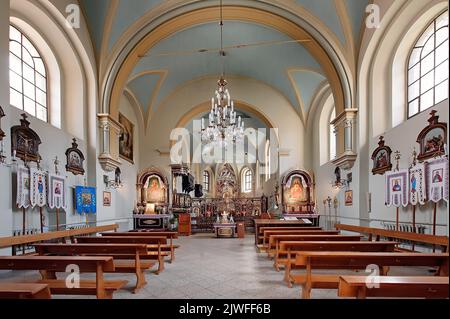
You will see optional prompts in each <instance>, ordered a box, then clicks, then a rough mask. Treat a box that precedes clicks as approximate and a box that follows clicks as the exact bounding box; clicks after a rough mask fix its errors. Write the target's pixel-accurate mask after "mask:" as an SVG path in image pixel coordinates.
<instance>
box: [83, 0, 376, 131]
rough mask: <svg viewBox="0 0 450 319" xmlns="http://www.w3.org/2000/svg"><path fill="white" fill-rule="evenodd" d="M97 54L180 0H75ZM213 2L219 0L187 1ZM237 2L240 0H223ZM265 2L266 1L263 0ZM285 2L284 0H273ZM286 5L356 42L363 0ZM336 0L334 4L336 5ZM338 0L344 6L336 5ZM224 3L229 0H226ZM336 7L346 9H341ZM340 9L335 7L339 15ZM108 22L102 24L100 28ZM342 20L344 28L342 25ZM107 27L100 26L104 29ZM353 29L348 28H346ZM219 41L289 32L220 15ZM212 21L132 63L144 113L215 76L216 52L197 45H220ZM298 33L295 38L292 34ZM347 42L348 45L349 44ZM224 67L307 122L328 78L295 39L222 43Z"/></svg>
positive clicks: (303, 0) (343, 40) (132, 81)
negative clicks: (273, 93) (279, 97)
mask: <svg viewBox="0 0 450 319" xmlns="http://www.w3.org/2000/svg"><path fill="white" fill-rule="evenodd" d="M80 1H81V3H82V5H83V11H84V13H85V16H86V18H87V21H88V23H89V25H90V30H91V36H92V41H93V44H94V47H95V48H96V50H97V52H98V55H99V56H107V55H108V54H109V53H110V52H111V51H112V50H113V48H114V47H115V46H116V45H117V43H120V39H121V38H123V37H124V36H126V35H127V30H129V29H130V28H131V27H132V25H133V24H135V23H136V22H137V21H138V20H140V19H142V17H147V16H148V17H150V16H151V13H152V12H158V11H161V10H164V8H165V7H166V6H167V5H168V3H171V2H183V1H180V0H177V1H172V0H166V1H163V0H133V1H129V0H95V1H92V0H80ZM184 2H212V3H213V4H218V1H217V0H214V1H213V0H202V1H198V0H197V1H195V0H188V1H184ZM229 2H233V4H236V2H239V1H231V0H230V1H229ZM261 2H264V1H261ZM278 2H283V1H278ZM284 2H285V3H286V4H288V5H289V6H290V7H291V8H292V10H296V9H298V10H306V11H307V12H308V13H309V14H311V15H312V16H313V17H314V19H317V23H320V24H321V25H322V27H325V28H327V29H328V31H329V32H330V34H333V36H334V37H335V39H338V40H337V41H338V42H339V43H340V45H341V46H342V47H343V48H352V47H357V45H358V43H359V39H360V36H361V35H360V31H361V29H362V20H363V17H364V12H365V7H366V6H367V3H368V1H367V0H295V1H294V0H284ZM339 3H340V4H339ZM342 3H343V4H344V6H342ZM224 4H225V5H226V4H227V1H226V0H225V1H224ZM342 7H343V8H345V10H344V15H345V16H342ZM339 12H340V13H341V14H339ZM106 26H107V27H106ZM346 26H347V27H346ZM105 30H106V31H105ZM349 30H351V34H350V35H349V34H348V31H349ZM224 32H225V33H224V45H225V46H235V45H240V44H255V43H266V42H276V43H278V42H283V41H289V40H293V39H292V38H290V37H288V36H287V35H285V34H283V33H281V32H279V31H277V30H275V29H272V28H269V27H267V26H263V25H260V24H256V23H249V22H243V21H235V20H234V21H225V27H224ZM219 39H220V38H219V26H218V23H206V24H200V25H195V26H193V27H190V28H188V29H184V30H180V31H179V32H177V33H175V34H173V35H171V36H169V37H168V38H165V39H163V40H161V41H160V42H159V43H157V44H156V46H154V47H153V48H152V49H151V50H150V51H149V52H147V53H146V55H145V56H143V57H142V58H141V60H140V61H139V62H138V64H137V65H136V67H135V68H134V70H133V71H132V73H131V74H130V77H129V79H128V83H127V90H128V92H129V93H131V94H133V95H134V97H135V99H136V100H137V101H138V102H139V104H140V107H141V108H142V114H143V115H144V116H146V117H148V116H149V114H150V113H154V112H157V111H158V108H159V107H160V106H161V104H162V103H163V101H164V99H165V98H167V97H168V96H169V95H170V94H171V93H172V92H173V91H175V90H176V89H177V88H179V87H180V86H182V85H183V84H184V83H186V82H188V81H192V80H194V79H199V78H202V77H205V76H211V75H217V76H218V75H219V74H220V72H221V67H220V58H219V55H218V53H217V52H204V53H198V52H195V53H194V51H198V50H199V49H202V48H203V49H217V48H219V46H220V40H219ZM296 40H298V39H296ZM348 42H352V45H350V43H348ZM226 53H227V56H226V57H225V58H224V60H225V72H226V74H229V75H233V76H239V77H244V78H252V79H256V80H258V81H261V82H264V83H266V84H268V85H270V86H271V87H273V88H274V89H276V90H277V91H279V92H280V93H282V94H283V95H284V96H285V97H286V99H287V100H288V101H289V102H290V103H291V105H292V106H293V107H294V108H295V110H296V111H297V112H298V114H299V116H300V118H301V119H302V120H303V121H304V122H306V121H307V118H308V113H309V110H310V107H311V102H312V100H313V98H314V96H315V93H316V92H317V90H318V89H319V88H320V87H322V86H323V85H325V84H326V83H327V79H326V77H325V75H324V72H323V70H322V69H321V66H320V64H319V63H318V62H317V61H316V59H315V58H314V57H313V56H311V54H310V53H309V52H308V51H307V50H306V49H305V48H304V46H303V45H302V43H301V42H298V43H284V44H276V45H260V46H250V47H245V48H235V49H228V50H226Z"/></svg>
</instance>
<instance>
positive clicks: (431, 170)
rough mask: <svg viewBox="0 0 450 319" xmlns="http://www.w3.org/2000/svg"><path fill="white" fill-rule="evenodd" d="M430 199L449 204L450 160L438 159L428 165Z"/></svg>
mask: <svg viewBox="0 0 450 319" xmlns="http://www.w3.org/2000/svg"><path fill="white" fill-rule="evenodd" d="M426 176H427V182H428V187H427V190H428V199H429V200H430V201H432V202H435V203H437V202H439V201H441V200H442V199H443V200H445V201H446V202H448V159H447V158H438V159H435V160H430V161H429V162H428V163H427V164H426Z"/></svg>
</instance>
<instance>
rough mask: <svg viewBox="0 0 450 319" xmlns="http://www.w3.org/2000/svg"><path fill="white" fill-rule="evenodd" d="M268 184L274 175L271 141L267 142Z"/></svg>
mask: <svg viewBox="0 0 450 319" xmlns="http://www.w3.org/2000/svg"><path fill="white" fill-rule="evenodd" d="M265 173H266V174H265V175H266V182H267V181H268V180H269V179H270V175H271V173H272V159H271V154H270V141H267V142H266V171H265Z"/></svg>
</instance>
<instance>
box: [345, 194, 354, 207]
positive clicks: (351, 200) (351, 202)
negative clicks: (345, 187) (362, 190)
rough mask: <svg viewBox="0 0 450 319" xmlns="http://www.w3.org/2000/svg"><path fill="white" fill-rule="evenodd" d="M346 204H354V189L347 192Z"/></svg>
mask: <svg viewBox="0 0 450 319" xmlns="http://www.w3.org/2000/svg"><path fill="white" fill-rule="evenodd" d="M345 206H353V191H346V192H345Z"/></svg>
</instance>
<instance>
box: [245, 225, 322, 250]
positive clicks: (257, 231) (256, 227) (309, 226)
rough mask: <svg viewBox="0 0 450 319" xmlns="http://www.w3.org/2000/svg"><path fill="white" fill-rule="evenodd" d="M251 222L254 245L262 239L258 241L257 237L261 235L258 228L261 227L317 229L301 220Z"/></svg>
mask: <svg viewBox="0 0 450 319" xmlns="http://www.w3.org/2000/svg"><path fill="white" fill-rule="evenodd" d="M253 222H254V224H255V245H259V244H261V243H262V239H261V240H260V239H259V238H258V236H259V235H261V233H260V228H262V227H305V228H313V227H317V226H314V225H311V224H308V223H305V222H304V221H303V220H277V219H254V220H253Z"/></svg>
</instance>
